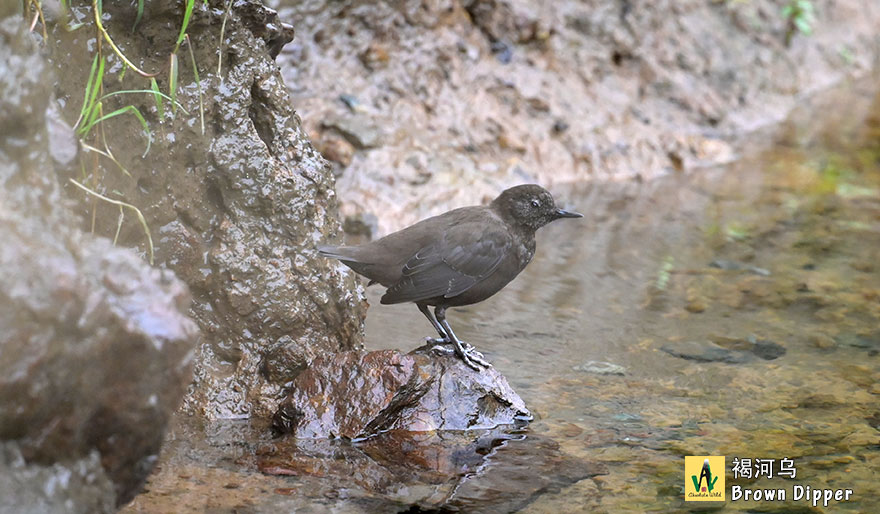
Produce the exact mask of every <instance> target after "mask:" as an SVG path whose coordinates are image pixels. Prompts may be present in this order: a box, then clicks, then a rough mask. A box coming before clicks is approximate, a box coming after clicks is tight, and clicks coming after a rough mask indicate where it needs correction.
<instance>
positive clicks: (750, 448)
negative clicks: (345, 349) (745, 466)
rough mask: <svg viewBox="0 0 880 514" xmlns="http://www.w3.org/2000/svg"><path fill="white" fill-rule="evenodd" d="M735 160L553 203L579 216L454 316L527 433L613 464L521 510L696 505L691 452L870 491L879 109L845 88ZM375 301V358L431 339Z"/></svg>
mask: <svg viewBox="0 0 880 514" xmlns="http://www.w3.org/2000/svg"><path fill="white" fill-rule="evenodd" d="M829 112H833V113H834V115H833V119H817V118H828V117H829V116H828V114H827V113H829ZM811 113H813V114H811ZM823 113H824V114H823ZM756 145H767V147H766V148H763V149H760V150H757V151H755V150H754V147H755V146H756ZM745 146H747V147H751V148H752V152H754V153H752V154H750V155H747V156H745V158H744V159H742V160H741V161H739V162H738V163H737V164H735V165H733V166H730V167H727V168H725V169H718V170H704V171H702V172H700V173H696V174H693V175H690V176H673V177H668V178H665V179H662V180H657V181H653V182H649V183H644V184H611V185H607V184H605V185H596V186H593V187H587V188H572V189H571V190H569V191H565V190H559V189H557V190H556V191H555V193H556V194H557V196H561V197H562V198H564V199H566V200H567V201H568V203H570V204H571V205H572V206H574V207H576V208H577V209H578V210H580V211H582V212H584V213H585V214H586V217H585V218H584V219H583V220H574V221H572V220H564V221H560V222H557V223H554V224H553V225H551V226H549V227H547V228H545V229H543V231H542V232H541V233H540V234H539V241H538V252H537V255H536V257H535V259H534V261H533V262H532V263H531V264H530V265H529V267H528V268H527V269H526V271H525V272H524V273H523V274H522V275H521V276H520V277H519V278H517V280H516V281H514V282H513V283H512V284H511V285H509V286H508V287H507V288H506V289H505V290H504V291H503V292H501V293H499V294H498V295H496V296H495V297H494V298H492V299H490V300H489V301H486V302H485V303H483V304H480V305H478V306H471V307H469V308H467V309H458V310H457V311H456V312H453V313H452V314H450V320H451V323H452V325H453V327H454V328H455V329H456V331H457V333H458V334H459V335H460V336H461V337H462V338H464V339H466V340H468V341H469V342H471V343H473V344H474V345H475V346H477V347H478V348H479V349H480V350H482V351H483V352H484V353H485V354H486V356H487V357H488V358H489V359H490V360H491V361H492V362H493V363H494V365H495V366H496V367H498V368H499V369H501V370H502V371H503V372H504V373H505V375H506V376H507V377H508V378H509V380H510V381H511V384H512V385H513V386H514V387H515V388H516V389H517V391H518V392H519V393H520V395H521V396H522V397H523V399H525V401H526V403H527V404H528V405H529V407H530V408H531V409H532V410H533V412H535V413H536V414H537V417H538V420H537V421H536V422H534V423H533V424H532V425H531V427H530V430H531V431H532V432H533V433H539V434H543V435H545V436H549V437H552V438H554V439H556V440H557V441H559V442H560V444H561V447H562V450H563V451H565V452H568V453H569V454H571V455H575V456H578V457H580V458H583V459H586V460H589V461H592V462H595V461H599V462H604V463H606V464H607V465H608V474H607V475H605V476H600V477H596V478H594V479H592V480H587V481H584V482H583V483H577V484H574V485H572V486H570V487H569V488H567V489H563V490H561V491H559V492H558V493H555V494H548V495H545V496H543V497H541V498H539V499H538V500H536V501H535V502H534V503H532V504H531V505H530V506H529V508H528V509H527V510H528V511H534V512H555V511H569V512H570V511H577V510H579V509H580V508H585V507H586V506H590V507H593V508H597V509H599V510H604V511H611V512H619V511H622V510H655V509H656V510H661V511H665V510H669V509H678V508H684V507H686V506H690V505H691V504H687V505H686V504H684V502H683V501H681V498H682V497H683V487H684V483H683V471H684V470H683V459H682V455H725V456H727V459H728V471H729V466H730V461H731V460H732V458H733V457H739V458H774V459H781V458H783V457H789V458H794V459H795V465H796V467H797V469H798V475H797V479H796V480H795V481H779V480H777V479H774V480H764V479H760V480H756V481H745V480H740V481H735V482H733V483H734V484H739V485H742V486H744V487H760V488H770V487H772V488H779V487H783V488H787V489H788V491H789V492H788V494H789V495H790V494H791V487H792V485H794V484H802V485H811V486H812V487H814V488H815V487H826V488H827V487H831V488H851V489H853V490H854V495H853V497H852V500H851V501H850V502H844V503H840V504H836V505H834V507H833V508H834V509H835V510H852V511H856V512H857V511H862V512H865V511H868V510H870V509H871V507H870V506H871V505H872V504H873V501H874V499H876V498H878V497H880V486H878V484H877V483H876V475H875V473H876V470H877V469H878V467H880V452H878V449H880V446H878V443H880V438H878V435H880V433H878V429H877V427H878V425H880V403H878V395H880V383H878V379H880V357H878V355H877V354H878V351H880V301H878V300H880V97H878V96H874V95H873V94H872V93H871V92H869V91H865V90H862V89H860V88H859V87H857V86H853V87H851V88H848V89H847V90H846V91H844V92H838V93H836V94H833V95H831V96H829V97H824V98H822V99H819V100H817V101H815V102H814V103H812V104H811V105H809V106H805V108H804V110H803V112H800V113H798V114H797V115H795V116H794V118H793V119H792V121H791V122H790V123H789V124H788V125H787V126H786V127H785V128H784V130H783V131H782V135H781V136H780V137H779V138H778V140H776V141H775V143H773V144H768V139H767V138H762V137H756V138H753V139H752V141H751V142H747V143H746V145H745ZM713 261H714V265H711V263H713ZM716 266H720V267H721V268H719V267H716ZM722 268H725V269H722ZM730 268H740V269H730ZM380 294H381V290H379V289H373V290H371V291H370V296H369V298H370V303H371V305H373V306H374V308H372V309H371V310H370V315H369V317H368V320H367V342H366V345H367V348H370V349H373V348H390V347H394V346H396V345H398V344H399V342H400V341H405V340H407V338H411V337H413V335H421V334H424V335H429V333H430V326H429V325H428V324H427V322H426V321H425V320H424V319H422V317H421V315H420V314H419V313H418V312H417V310H416V309H415V308H414V307H412V306H391V307H389V306H378V303H379V302H378V297H379V296H380ZM756 341H757V342H759V344H758V345H757V346H756V345H755V344H754V342H756ZM709 342H714V343H715V344H716V345H717V346H720V347H721V349H719V348H717V347H713V350H712V351H713V352H714V353H711V354H706V353H705V352H706V345H707V344H708V343H709ZM664 348H666V350H668V352H667V351H664ZM783 351H784V354H782V355H781V356H778V357H777V355H778V354H779V353H781V352H783ZM669 352H672V353H675V354H679V355H684V356H689V357H691V359H694V358H697V359H716V358H717V359H722V360H727V361H732V362H731V363H728V362H700V361H698V360H691V359H687V358H682V357H681V356H675V355H672V354H670V353H669ZM756 354H760V355H756ZM770 357H776V358H770ZM767 358H770V359H767ZM590 361H596V363H593V364H592V366H591V365H590V364H589V362H590ZM741 361H742V362H741ZM604 363H610V364H611V366H609V365H608V364H604ZM590 368H593V369H594V370H593V371H590ZM596 368H598V369H596ZM603 370H604V372H605V374H603V373H602V371H603ZM609 372H610V374H609ZM621 372H622V375H621V374H618V373H621ZM728 474H729V473H728ZM728 480H730V477H728ZM749 482H752V484H751V485H749ZM729 485H730V484H728V487H729ZM758 506H759V504H757V503H754V502H748V503H744V502H742V501H740V502H735V503H728V508H741V509H748V508H752V509H754V508H756V507H758ZM805 506H807V504H806V503H804V502H793V501H791V500H789V502H788V503H786V504H778V503H772V502H767V503H764V504H762V505H760V507H761V508H779V509H783V510H785V509H791V508H794V507H805Z"/></svg>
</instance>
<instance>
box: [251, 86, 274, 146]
mask: <svg viewBox="0 0 880 514" xmlns="http://www.w3.org/2000/svg"><path fill="white" fill-rule="evenodd" d="M248 117H249V118H250V119H251V122H252V123H253V124H254V129H255V130H256V131H257V135H258V136H259V137H260V140H262V141H263V143H265V145H266V149H267V150H269V153H270V154H272V155H273V156H274V146H273V141H274V140H275V131H274V129H273V127H272V118H273V113H272V111H271V108H270V107H269V106H267V105H266V103H265V99H264V98H262V96H261V93H260V89H259V88H258V87H257V85H256V84H254V85H253V86H252V87H251V105H250V108H249V109H248Z"/></svg>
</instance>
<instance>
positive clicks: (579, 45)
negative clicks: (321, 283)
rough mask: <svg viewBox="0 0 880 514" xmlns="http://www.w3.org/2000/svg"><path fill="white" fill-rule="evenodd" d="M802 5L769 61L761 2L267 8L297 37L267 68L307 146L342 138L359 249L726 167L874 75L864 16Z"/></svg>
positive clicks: (859, 10) (778, 36)
mask: <svg viewBox="0 0 880 514" xmlns="http://www.w3.org/2000/svg"><path fill="white" fill-rule="evenodd" d="M811 4H812V5H814V6H815V8H816V12H817V13H818V14H817V21H816V23H815V24H814V31H813V33H812V34H811V35H809V36H803V35H800V34H796V35H795V36H794V38H793V39H792V41H791V44H790V45H789V46H786V43H785V40H786V35H785V34H786V30H787V27H788V21H787V20H786V19H785V17H784V16H783V15H782V14H781V9H782V6H781V3H780V2H779V1H776V0H750V1H748V2H723V1H722V2H711V1H704V0H687V1H682V0H661V1H656V0H643V1H624V2H621V1H617V0H600V1H593V2H568V1H557V0H545V1H539V2H524V1H519V0H486V1H484V0H461V1H459V0H451V1H432V2H403V3H401V2H369V3H359V2H331V1H326V0H318V1H312V2H305V3H304V2H292V1H285V0H274V1H273V2H272V5H273V6H277V8H278V9H279V12H280V13H281V15H282V17H283V18H284V19H286V20H290V22H291V23H293V24H294V25H296V28H297V34H298V36H297V39H296V40H295V41H294V42H293V43H291V44H290V45H288V46H287V47H285V50H284V51H282V53H281V55H280V56H279V62H280V63H281V64H282V73H283V74H284V77H285V80H286V82H287V85H288V87H289V88H290V89H291V93H292V97H293V100H294V103H295V105H296V106H297V109H298V111H299V112H300V114H301V115H302V116H303V119H304V122H305V128H306V130H307V131H308V133H309V134H311V135H312V139H313V140H315V141H325V140H328V141H329V140H332V139H333V137H334V133H335V132H337V131H338V128H337V127H339V126H346V125H351V126H355V125H356V128H355V127H353V129H354V130H352V131H350V133H349V135H348V136H346V137H347V138H351V139H350V140H351V141H352V143H354V145H355V147H356V148H355V151H354V152H352V155H351V156H348V155H345V154H344V153H342V152H340V151H339V150H338V149H337V148H336V146H338V145H335V146H334V145H331V144H329V143H328V144H325V145H321V147H322V151H329V152H331V155H333V157H332V159H333V160H334V161H335V164H334V166H335V167H336V171H337V173H338V174H339V179H338V189H337V192H338V193H339V197H340V199H341V213H342V214H343V217H344V218H351V219H358V218H359V217H362V216H364V215H371V216H375V217H377V218H378V230H377V231H376V233H375V234H374V236H381V235H385V234H387V233H389V232H391V231H394V230H396V229H400V228H402V227H404V226H407V225H409V224H411V223H412V222H414V221H416V220H418V219H422V218H425V217H427V216H428V215H430V214H439V213H440V212H443V211H445V210H448V209H449V208H451V207H456V206H462V205H473V204H477V203H480V202H482V201H487V200H490V199H491V198H494V196H495V195H497V194H498V192H499V191H501V190H503V189H505V188H506V187H508V186H510V185H513V184H515V183H523V182H539V183H541V184H543V185H545V186H548V187H551V188H552V187H554V186H556V185H558V184H562V183H566V182H573V181H581V180H596V179H622V178H639V177H641V178H650V177H655V176H658V175H661V174H664V173H668V172H678V171H682V170H686V169H690V168H694V167H698V166H705V165H707V164H717V163H721V162H725V161H730V160H731V159H732V158H733V157H734V156H735V154H736V153H737V149H736V145H735V141H734V138H735V137H736V136H737V135H739V134H742V133H743V132H745V131H750V130H754V129H755V128H757V127H759V126H763V125H767V124H770V123H774V122H778V121H781V120H782V118H783V117H784V116H785V115H786V113H788V112H789V111H790V110H791V109H792V108H793V107H795V106H796V105H798V104H799V103H800V102H801V100H799V98H802V97H803V95H805V94H807V93H809V92H811V91H815V90H817V89H820V88H823V87H827V86H829V85H830V84H833V83H835V82H838V81H840V80H842V79H844V78H846V77H849V76H853V75H863V74H865V73H866V72H867V71H869V70H870V69H871V68H872V67H874V66H875V62H876V59H877V56H878V48H880V47H878V45H877V34H876V30H875V27H876V26H877V25H878V23H880V10H878V9H876V8H875V7H874V6H869V5H868V4H866V3H865V2H864V1H862V0H845V1H831V0H821V1H813V2H811ZM328 70H333V71H332V73H331V72H328ZM330 119H335V120H348V121H347V122H346V123H342V122H340V121H336V122H334V124H333V125H328V124H327V123H326V120H330ZM371 125H372V126H373V127H381V128H382V129H383V131H384V135H383V137H382V139H381V140H378V139H373V138H370V139H369V140H370V141H375V144H373V143H366V141H367V139H364V138H365V137H366V136H369V135H371V134H372V132H373V130H374V129H366V127H369V126H371ZM357 134H361V135H357ZM356 141H361V142H360V143H357V142H356ZM340 153H342V155H340Z"/></svg>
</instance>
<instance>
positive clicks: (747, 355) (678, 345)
mask: <svg viewBox="0 0 880 514" xmlns="http://www.w3.org/2000/svg"><path fill="white" fill-rule="evenodd" d="M660 349H661V350H663V351H664V352H666V353H668V354H669V355H673V356H675V357H680V358H682V359H685V360H692V361H697V362H726V363H728V364H741V363H744V362H749V361H751V360H754V359H755V357H760V358H761V359H764V360H773V359H777V358H779V357H781V356H783V355H785V347H784V346H782V345H779V344H777V343H774V342H773V341H767V340H763V339H761V340H759V339H756V338H748V339H735V338H727V337H716V338H714V342H713V341H704V342H697V341H680V342H672V343H667V344H665V345H663V346H661V347H660Z"/></svg>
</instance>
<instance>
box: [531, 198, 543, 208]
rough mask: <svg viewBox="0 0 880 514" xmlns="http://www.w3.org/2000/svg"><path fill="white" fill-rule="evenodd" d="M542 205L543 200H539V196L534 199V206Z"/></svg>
mask: <svg viewBox="0 0 880 514" xmlns="http://www.w3.org/2000/svg"><path fill="white" fill-rule="evenodd" d="M540 206H541V200H538V199H537V198H535V199H534V200H532V207H540Z"/></svg>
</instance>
